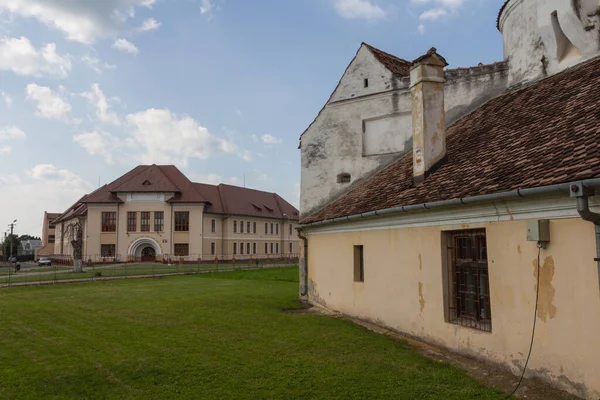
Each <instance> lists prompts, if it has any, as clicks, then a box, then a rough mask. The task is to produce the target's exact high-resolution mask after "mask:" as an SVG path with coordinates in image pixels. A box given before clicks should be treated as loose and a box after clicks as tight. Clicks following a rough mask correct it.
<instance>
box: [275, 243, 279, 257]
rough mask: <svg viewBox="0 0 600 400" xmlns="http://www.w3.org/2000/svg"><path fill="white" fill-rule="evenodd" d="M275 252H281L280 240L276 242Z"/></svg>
mask: <svg viewBox="0 0 600 400" xmlns="http://www.w3.org/2000/svg"><path fill="white" fill-rule="evenodd" d="M275 253H277V254H279V242H277V243H275Z"/></svg>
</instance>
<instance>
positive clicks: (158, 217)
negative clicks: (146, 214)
mask: <svg viewBox="0 0 600 400" xmlns="http://www.w3.org/2000/svg"><path fill="white" fill-rule="evenodd" d="M164 220H165V214H164V213H163V212H162V211H154V232H162V231H163V226H164Z"/></svg>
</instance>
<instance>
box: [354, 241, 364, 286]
mask: <svg viewBox="0 0 600 400" xmlns="http://www.w3.org/2000/svg"><path fill="white" fill-rule="evenodd" d="M354 282H357V283H364V282H365V248H364V246H363V245H358V246H354Z"/></svg>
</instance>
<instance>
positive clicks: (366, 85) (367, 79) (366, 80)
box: [363, 78, 369, 88]
mask: <svg viewBox="0 0 600 400" xmlns="http://www.w3.org/2000/svg"><path fill="white" fill-rule="evenodd" d="M363 83H364V85H365V88H368V87H369V78H365V79H364V81H363Z"/></svg>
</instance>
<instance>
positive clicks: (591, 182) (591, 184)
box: [299, 178, 600, 258]
mask: <svg viewBox="0 0 600 400" xmlns="http://www.w3.org/2000/svg"><path fill="white" fill-rule="evenodd" d="M573 185H580V186H583V187H585V188H587V189H589V190H591V191H593V190H594V189H600V178H593V179H586V180H582V181H575V182H569V183H559V184H555V185H549V186H540V187H536V188H529V189H515V190H511V191H508V192H499V193H492V194H484V195H481V196H472V197H461V198H458V199H452V200H441V201H433V202H430V203H420V204H412V205H407V206H397V207H392V208H386V209H383V210H376V211H369V212H366V213H360V214H353V215H349V216H345V217H338V218H331V219H326V220H323V221H316V222H310V223H308V224H303V225H302V227H303V228H309V227H315V226H323V225H330V224H334V223H341V222H348V221H353V220H357V219H362V218H372V217H382V216H386V215H392V214H400V213H404V212H411V211H421V210H431V209H435V208H442V207H451V206H460V205H469V204H478V203H485V202H490V201H498V200H511V199H517V198H524V197H532V196H541V195H547V194H557V193H565V194H568V193H569V192H570V190H571V186H573ZM595 215H598V222H599V223H600V214H595ZM300 229H302V228H300ZM299 232H300V231H299ZM301 238H302V237H301ZM303 240H304V239H303ZM305 246H306V245H305ZM599 250H600V249H599ZM598 257H599V258H600V252H599V256H598Z"/></svg>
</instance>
